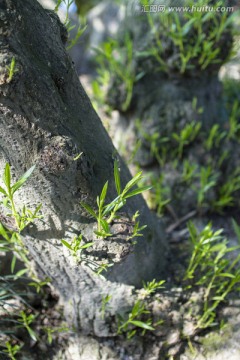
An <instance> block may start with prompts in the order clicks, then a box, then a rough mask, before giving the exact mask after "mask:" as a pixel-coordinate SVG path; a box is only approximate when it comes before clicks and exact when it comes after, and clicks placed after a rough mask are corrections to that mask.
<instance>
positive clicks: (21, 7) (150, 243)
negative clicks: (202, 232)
mask: <svg viewBox="0 0 240 360" xmlns="http://www.w3.org/2000/svg"><path fill="white" fill-rule="evenodd" d="M0 10H1V14H0V136H1V137H0V169H1V172H2V171H3V168H4V164H5V163H6V161H8V162H9V163H10V164H11V166H12V169H13V172H14V176H15V177H19V176H20V175H21V174H23V172H24V171H26V170H27V169H28V168H30V167H31V166H32V165H33V164H36V169H35V171H34V174H33V176H32V177H31V179H30V180H29V181H28V182H27V184H26V186H24V187H23V188H22V190H21V191H20V192H19V193H18V194H17V196H16V202H17V204H18V205H19V206H21V205H22V203H25V204H27V205H28V206H29V207H33V208H34V206H36V205H37V204H38V203H42V212H43V215H44V221H37V222H36V224H35V225H33V226H32V227H30V228H29V229H27V230H26V231H25V232H24V234H23V240H24V243H25V245H26V246H27V248H28V250H29V252H30V254H31V256H32V257H33V259H34V261H35V262H36V263H37V265H38V268H39V269H41V271H42V272H43V273H44V275H46V276H49V277H50V278H51V279H52V283H53V285H54V286H55V287H56V289H57V290H58V291H59V294H60V297H61V299H62V301H63V302H64V304H65V310H66V314H67V316H68V321H69V322H73V323H74V325H75V326H76V327H78V328H81V329H82V330H83V331H85V333H93V334H95V335H97V336H107V335H112V334H114V333H115V329H114V328H111V326H110V325H111V324H110V323H109V320H110V316H114V315H116V313H119V312H123V311H124V310H126V309H127V308H128V307H129V306H130V305H131V304H132V302H133V298H132V295H131V293H132V289H133V288H132V285H135V286H140V285H141V283H142V280H147V279H152V278H154V277H156V278H159V277H161V275H162V271H163V269H164V266H165V259H166V251H167V246H166V243H165V238H164V234H163V231H162V229H161V226H160V225H159V224H158V223H157V221H156V219H155V217H154V216H153V215H152V214H151V213H150V212H149V210H148V208H147V206H146V205H145V203H144V201H143V199H142V198H141V196H137V197H136V198H134V199H133V200H131V201H129V203H128V204H127V206H126V207H125V208H123V212H124V213H123V214H122V217H121V219H120V220H119V221H118V223H115V224H113V231H114V233H115V235H114V237H113V238H109V239H107V240H105V241H100V240H98V239H96V237H95V235H94V234H93V230H94V228H95V223H94V221H93V220H92V219H91V218H89V216H88V214H87V213H86V212H85V211H84V210H83V209H82V208H81V206H80V205H79V203H80V201H81V200H84V201H85V202H87V203H90V204H94V203H95V199H96V196H97V195H98V194H99V193H100V191H101V189H102V187H103V184H104V183H105V182H106V180H109V194H108V196H109V199H113V197H114V196H115V195H116V194H115V190H114V181H113V157H114V156H115V155H114V154H116V151H115V149H114V147H113V145H112V142H111V140H110V138H109V136H108V134H107V132H106V131H105V129H104V127H103V125H102V123H101V121H100V119H99V118H98V116H97V114H96V113H95V111H94V110H93V108H92V105H91V102H90V100H89V99H88V97H87V95H86V93H85V91H84V90H83V88H82V86H81V84H80V82H79V80H78V77H77V75H76V72H75V70H74V67H73V65H72V62H71V59H70V58H69V56H68V55H67V53H66V51H65V48H64V44H63V42H64V41H65V39H66V32H65V29H64V28H63V26H62V25H61V23H60V21H59V20H58V18H57V17H56V15H55V14H53V13H52V12H49V11H46V10H44V9H43V8H42V7H41V6H40V5H39V4H38V3H37V1H36V0H25V1H21V0H1V3H0ZM13 57H15V60H16V67H15V72H14V75H13V78H12V79H10V78H9V66H10V64H11V60H12V58H13ZM81 152H82V153H83V154H82V156H81V157H80V158H79V159H78V160H77V161H74V160H73V158H74V157H75V156H76V155H77V154H79V153H81ZM119 161H120V164H121V176H122V179H123V182H124V183H126V182H127V181H128V180H129V179H130V173H129V171H128V169H127V168H126V166H125V165H124V163H123V162H122V160H121V159H120V158H119ZM136 210H139V211H140V214H141V218H140V222H141V224H147V225H148V228H147V230H146V231H144V236H143V237H142V238H138V240H137V244H136V245H134V246H133V245H131V244H130V242H127V241H126V234H127V233H128V232H129V231H131V228H132V224H131V221H130V220H129V219H131V217H132V215H133V214H134V213H135V212H136ZM120 229H121V230H120ZM122 229H123V230H124V231H122ZM79 233H81V234H83V238H84V241H86V242H87V241H92V240H93V239H94V241H95V245H94V252H93V253H92V256H91V257H90V258H91V259H94V260H96V261H99V262H101V261H104V262H106V261H110V262H113V263H114V265H113V266H112V267H111V268H110V269H109V270H108V272H107V273H106V275H105V274H104V276H105V278H102V277H99V276H97V275H95V274H94V273H93V272H92V271H91V270H90V269H89V268H88V267H87V266H86V264H84V263H81V264H76V263H75V262H74V260H73V258H72V257H71V256H70V255H69V252H68V250H67V249H65V248H63V246H62V245H61V239H63V238H64V239H67V240H70V239H72V238H73V236H74V235H75V234H79ZM90 255H91V254H90ZM93 255H94V258H93ZM107 294H110V295H112V298H111V301H110V303H109V307H108V308H109V312H108V314H107V316H106V318H105V320H102V319H101V316H100V308H101V300H102V296H106V295H107Z"/></svg>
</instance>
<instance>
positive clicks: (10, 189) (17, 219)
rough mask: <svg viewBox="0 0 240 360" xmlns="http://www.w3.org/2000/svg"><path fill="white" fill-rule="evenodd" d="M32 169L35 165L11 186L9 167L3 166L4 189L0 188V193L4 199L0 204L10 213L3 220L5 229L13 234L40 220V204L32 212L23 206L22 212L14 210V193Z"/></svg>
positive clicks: (7, 165)
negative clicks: (12, 231)
mask: <svg viewBox="0 0 240 360" xmlns="http://www.w3.org/2000/svg"><path fill="white" fill-rule="evenodd" d="M34 168H35V165H34V166H32V167H31V168H30V169H29V170H28V171H27V172H26V173H25V174H24V175H23V176H21V177H20V179H19V180H18V181H17V182H15V183H14V184H13V185H12V184H11V180H12V179H11V171H10V165H9V164H8V163H6V165H5V169H4V175H3V182H4V184H5V189H4V188H3V187H1V186H0V193H2V194H3V195H4V199H3V200H2V201H1V203H2V204H3V205H4V206H5V207H6V208H7V209H8V210H9V211H10V213H9V214H7V217H6V219H5V224H6V227H7V228H8V229H10V230H14V231H15V232H21V231H22V230H23V229H24V228H25V227H26V226H27V225H29V224H30V223H32V222H33V221H34V220H35V219H38V218H41V216H39V215H38V213H39V211H40V209H41V204H40V205H39V206H38V207H37V208H36V210H35V211H34V212H32V211H31V210H29V209H27V208H26V206H25V205H24V206H23V208H22V211H20V212H19V211H17V210H16V206H15V202H14V194H15V192H16V191H17V190H19V189H20V188H21V187H22V186H23V185H24V183H25V182H26V181H27V180H28V178H29V177H30V176H31V174H32V172H33V170H34ZM0 220H3V218H1V219H0ZM7 221H8V222H7Z"/></svg>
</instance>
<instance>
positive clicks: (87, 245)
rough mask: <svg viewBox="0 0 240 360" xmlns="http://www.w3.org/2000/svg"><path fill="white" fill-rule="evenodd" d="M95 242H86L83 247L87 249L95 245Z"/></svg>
mask: <svg viewBox="0 0 240 360" xmlns="http://www.w3.org/2000/svg"><path fill="white" fill-rule="evenodd" d="M93 244H94V242H89V243H87V244H85V245H82V246H81V249H87V248H89V247H90V246H93Z"/></svg>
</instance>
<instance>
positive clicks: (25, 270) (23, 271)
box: [15, 269, 28, 278]
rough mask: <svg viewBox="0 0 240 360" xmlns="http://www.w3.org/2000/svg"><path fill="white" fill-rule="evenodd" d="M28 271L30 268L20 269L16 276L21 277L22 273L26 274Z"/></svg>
mask: <svg viewBox="0 0 240 360" xmlns="http://www.w3.org/2000/svg"><path fill="white" fill-rule="evenodd" d="M27 271H28V269H22V270H19V271H18V272H17V273H16V274H15V277H16V278H19V277H21V276H22V275H24V274H26V272H27Z"/></svg>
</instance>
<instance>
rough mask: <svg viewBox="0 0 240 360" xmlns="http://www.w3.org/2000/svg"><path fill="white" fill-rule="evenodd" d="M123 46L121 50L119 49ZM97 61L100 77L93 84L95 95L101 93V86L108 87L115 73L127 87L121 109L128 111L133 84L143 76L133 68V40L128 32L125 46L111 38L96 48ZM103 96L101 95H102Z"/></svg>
mask: <svg viewBox="0 0 240 360" xmlns="http://www.w3.org/2000/svg"><path fill="white" fill-rule="evenodd" d="M120 48H121V51H119V50H120ZM95 51H96V53H97V56H96V61H97V62H98V64H99V67H100V69H99V71H98V74H99V77H98V79H97V81H95V82H94V84H93V90H94V93H95V95H97V94H99V93H101V91H100V88H101V87H107V84H108V83H107V82H106V80H107V81H108V80H109V79H110V78H111V76H113V75H115V76H117V78H118V79H119V81H120V82H121V83H123V84H124V87H125V89H124V90H125V99H124V100H123V103H122V104H121V110H122V111H126V110H127V109H128V107H129V105H130V103H131V100H132V92H133V85H134V83H135V82H136V81H138V80H139V79H140V77H141V74H139V75H138V76H137V77H136V76H135V73H134V69H133V42H132V40H131V38H130V35H129V34H128V33H126V34H125V37H124V46H123V47H121V46H120V43H119V42H118V41H117V40H114V39H112V38H111V39H109V40H108V41H106V42H104V43H103V44H102V46H101V48H97V49H95ZM100 98H101V95H100Z"/></svg>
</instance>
